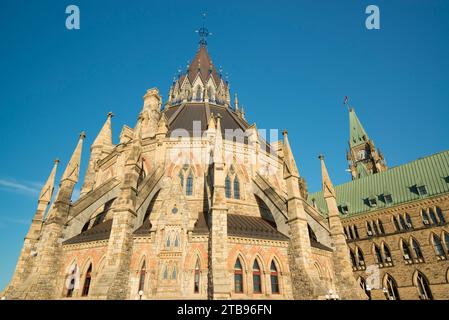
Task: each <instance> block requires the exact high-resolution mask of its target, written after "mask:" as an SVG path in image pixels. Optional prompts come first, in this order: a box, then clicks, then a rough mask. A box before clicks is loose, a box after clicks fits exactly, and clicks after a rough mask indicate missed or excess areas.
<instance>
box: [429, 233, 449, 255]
mask: <svg viewBox="0 0 449 320" xmlns="http://www.w3.org/2000/svg"><path fill="white" fill-rule="evenodd" d="M432 242H433V247H434V249H435V253H436V254H437V256H438V257H444V256H446V254H445V252H444V248H443V243H442V242H441V239H440V237H439V236H437V235H436V234H433V235H432Z"/></svg>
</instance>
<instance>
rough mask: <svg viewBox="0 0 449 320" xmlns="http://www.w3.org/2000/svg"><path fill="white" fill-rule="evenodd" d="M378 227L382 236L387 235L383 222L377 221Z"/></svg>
mask: <svg viewBox="0 0 449 320" xmlns="http://www.w3.org/2000/svg"><path fill="white" fill-rule="evenodd" d="M377 225H378V226H379V231H380V233H381V234H385V229H384V225H383V223H382V220H377Z"/></svg>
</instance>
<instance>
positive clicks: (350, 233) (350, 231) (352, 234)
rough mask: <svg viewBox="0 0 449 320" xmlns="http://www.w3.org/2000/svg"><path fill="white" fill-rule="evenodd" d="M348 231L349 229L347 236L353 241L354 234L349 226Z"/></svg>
mask: <svg viewBox="0 0 449 320" xmlns="http://www.w3.org/2000/svg"><path fill="white" fill-rule="evenodd" d="M348 229H349V236H350V238H351V239H355V237H354V232H353V231H352V228H351V226H349V227H348Z"/></svg>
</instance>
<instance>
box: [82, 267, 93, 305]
mask: <svg viewBox="0 0 449 320" xmlns="http://www.w3.org/2000/svg"><path fill="white" fill-rule="evenodd" d="M91 280H92V265H90V266H89V269H87V272H86V278H85V279H84V286H83V293H82V296H83V297H87V296H88V295H89V289H90V282H91Z"/></svg>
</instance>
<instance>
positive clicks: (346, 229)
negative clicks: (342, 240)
mask: <svg viewBox="0 0 449 320" xmlns="http://www.w3.org/2000/svg"><path fill="white" fill-rule="evenodd" d="M343 231H344V232H345V237H346V239H350V238H349V232H348V228H347V227H344V228H343Z"/></svg>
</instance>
